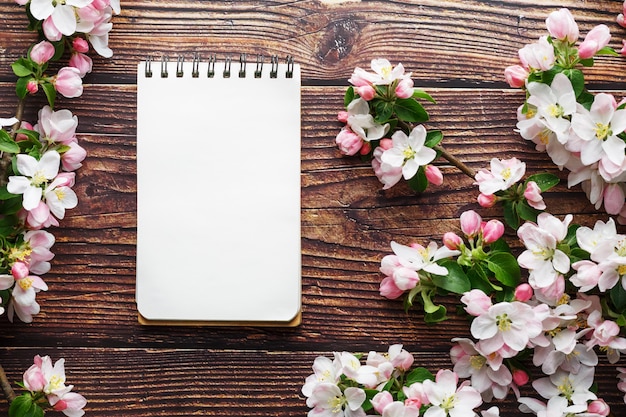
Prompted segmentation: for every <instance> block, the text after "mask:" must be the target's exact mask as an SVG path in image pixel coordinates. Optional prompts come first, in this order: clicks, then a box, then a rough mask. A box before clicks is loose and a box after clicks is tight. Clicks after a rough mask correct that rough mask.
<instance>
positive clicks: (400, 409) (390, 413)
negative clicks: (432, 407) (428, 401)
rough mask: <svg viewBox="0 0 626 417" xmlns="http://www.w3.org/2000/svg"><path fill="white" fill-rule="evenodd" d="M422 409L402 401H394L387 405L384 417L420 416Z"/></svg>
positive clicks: (383, 413)
mask: <svg viewBox="0 0 626 417" xmlns="http://www.w3.org/2000/svg"><path fill="white" fill-rule="evenodd" d="M419 414H420V410H419V408H416V407H414V406H412V405H410V404H409V405H406V404H405V403H403V402H401V401H394V402H392V403H391V404H388V405H387V406H385V408H384V409H383V412H382V417H419Z"/></svg>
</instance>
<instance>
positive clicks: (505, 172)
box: [476, 158, 526, 194]
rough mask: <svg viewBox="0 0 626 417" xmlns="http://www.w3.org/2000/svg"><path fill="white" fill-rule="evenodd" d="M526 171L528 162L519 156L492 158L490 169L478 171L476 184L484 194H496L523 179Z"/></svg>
mask: <svg viewBox="0 0 626 417" xmlns="http://www.w3.org/2000/svg"><path fill="white" fill-rule="evenodd" d="M525 172H526V164H525V163H524V162H522V161H520V160H519V159H517V158H510V159H498V158H492V159H491V162H490V169H489V170H486V169H481V170H480V171H478V173H476V184H478V189H479V190H480V192H481V193H483V194H494V193H496V192H497V191H504V190H507V189H509V188H511V187H512V186H513V184H515V183H516V182H518V181H519V180H521V179H522V177H523V176H524V173H525Z"/></svg>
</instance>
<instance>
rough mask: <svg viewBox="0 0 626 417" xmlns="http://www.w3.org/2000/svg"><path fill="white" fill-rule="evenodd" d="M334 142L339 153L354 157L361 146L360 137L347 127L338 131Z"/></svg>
mask: <svg viewBox="0 0 626 417" xmlns="http://www.w3.org/2000/svg"><path fill="white" fill-rule="evenodd" d="M335 142H336V143H337V146H338V147H339V151H340V152H341V153H342V154H344V155H355V154H356V153H358V152H359V150H360V149H361V147H362V146H363V140H362V139H361V137H360V136H359V135H357V134H356V133H354V132H353V131H352V130H351V129H350V128H349V127H344V128H343V129H341V130H340V131H339V133H338V134H337V137H336V138H335Z"/></svg>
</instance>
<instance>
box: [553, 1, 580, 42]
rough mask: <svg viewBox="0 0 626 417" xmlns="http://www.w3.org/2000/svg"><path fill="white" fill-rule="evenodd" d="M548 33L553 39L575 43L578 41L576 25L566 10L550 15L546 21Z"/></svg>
mask: <svg viewBox="0 0 626 417" xmlns="http://www.w3.org/2000/svg"><path fill="white" fill-rule="evenodd" d="M546 26H547V27H548V32H549V33H550V35H551V36H552V37H553V38H556V39H558V40H561V41H565V40H567V41H568V42H569V43H575V42H576V41H577V40H578V36H579V32H578V25H577V24H576V21H575V20H574V17H573V16H572V14H571V13H570V11H569V10H568V9H566V8H562V9H560V10H557V11H554V12H552V13H550V15H549V16H548V18H547V19H546Z"/></svg>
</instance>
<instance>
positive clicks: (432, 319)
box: [424, 305, 448, 323]
mask: <svg viewBox="0 0 626 417" xmlns="http://www.w3.org/2000/svg"><path fill="white" fill-rule="evenodd" d="M446 313H447V310H446V308H445V307H444V306H441V305H440V306H437V310H436V311H433V312H432V313H425V314H424V321H425V322H426V323H439V322H442V321H444V320H446V319H447V318H448V317H447V316H446Z"/></svg>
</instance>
